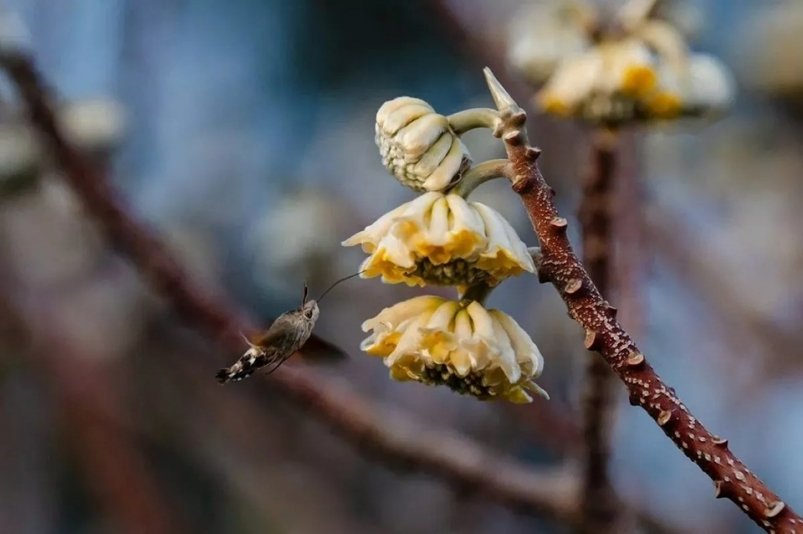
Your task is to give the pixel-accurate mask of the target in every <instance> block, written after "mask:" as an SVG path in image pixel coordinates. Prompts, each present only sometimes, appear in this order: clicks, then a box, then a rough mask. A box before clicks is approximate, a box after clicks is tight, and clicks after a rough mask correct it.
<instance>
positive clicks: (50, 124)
mask: <svg viewBox="0 0 803 534" xmlns="http://www.w3.org/2000/svg"><path fill="white" fill-rule="evenodd" d="M0 66H1V67H2V68H3V69H4V70H5V71H6V72H7V74H8V75H9V77H10V78H11V80H12V82H13V83H14V84H15V85H16V86H17V89H18V91H19V93H20V95H21V97H22V99H23V101H24V103H25V105H26V107H27V111H28V114H29V116H30V120H31V123H32V125H33V126H34V127H35V128H36V130H37V131H38V132H39V134H40V135H41V137H42V138H43V140H44V142H45V143H46V145H47V146H48V147H49V149H50V151H51V152H52V154H53V156H54V157H55V159H56V161H57V163H58V164H59V166H60V167H61V169H62V171H63V174H64V179H65V180H66V181H67V182H68V183H69V184H70V186H71V187H72V188H73V190H74V191H75V192H76V193H77V195H78V196H79V197H80V198H81V200H82V202H83V205H84V207H85V209H86V210H87V211H88V212H89V214H90V215H91V216H93V217H94V218H95V220H96V222H97V223H98V225H99V226H100V227H101V228H103V229H104V230H105V231H106V233H107V234H108V236H109V237H110V239H111V241H112V242H113V243H114V244H116V245H117V246H118V247H119V248H120V249H121V251H122V252H123V253H125V254H127V255H128V256H129V258H130V259H131V261H132V262H133V263H134V264H135V265H136V266H137V268H138V269H139V270H140V271H141V272H142V274H143V276H144V277H145V278H146V279H147V281H148V282H149V283H150V284H151V286H152V287H153V288H154V289H155V290H156V291H157V292H159V293H160V294H161V295H162V296H163V297H165V299H166V300H167V301H168V302H169V303H171V304H172V305H173V307H174V308H175V311H176V313H177V314H178V315H179V316H180V317H181V318H182V319H183V320H185V321H186V322H187V323H189V324H191V325H192V326H194V327H196V328H197V329H198V330H199V331H201V332H203V333H205V334H206V335H208V336H211V337H213V338H216V339H218V340H219V341H221V342H222V343H223V346H224V347H225V348H226V350H229V351H231V352H238V351H241V350H242V346H241V343H242V341H241V339H240V337H239V335H238V333H239V332H242V331H249V330H252V329H253V328H254V324H253V322H252V321H250V320H249V319H248V318H246V317H245V315H244V314H243V313H241V312H240V311H239V310H238V309H237V308H236V307H235V306H233V305H231V304H230V303H228V302H227V301H226V300H225V299H224V298H223V297H220V296H216V297H213V296H211V295H208V294H207V293H206V292H205V291H203V290H202V289H201V288H200V287H197V286H195V285H194V284H193V283H192V281H191V279H190V277H189V276H187V274H186V273H185V272H184V270H183V269H182V268H181V267H180V265H179V264H178V263H177V262H176V261H175V260H174V259H173V258H172V256H171V255H170V254H169V252H168V251H167V249H166V248H165V246H164V245H163V244H162V243H161V242H160V241H159V240H158V239H156V238H155V237H154V236H153V235H151V234H150V233H149V232H148V231H147V230H145V229H144V228H143V227H142V226H141V225H140V224H139V223H138V222H135V221H134V219H133V218H132V217H131V216H130V215H129V214H128V213H127V211H126V208H125V207H124V205H123V203H122V202H121V201H120V200H119V199H117V197H116V195H115V194H114V191H113V190H112V188H111V187H110V186H109V185H108V184H107V183H106V181H105V179H104V176H103V174H102V173H100V172H99V171H98V170H97V169H96V168H95V167H94V166H93V165H92V164H91V162H90V161H89V160H88V159H87V158H86V157H85V156H84V155H83V154H82V153H81V152H80V151H78V150H76V149H75V148H74V147H73V146H72V145H71V144H70V143H69V141H68V140H67V139H66V138H65V137H64V135H63V133H62V130H61V128H60V126H59V124H58V123H57V121H56V118H55V116H54V113H53V110H52V108H51V105H50V102H49V98H48V96H47V95H48V93H47V91H46V90H45V85H44V83H43V81H42V80H41V79H40V77H39V75H38V73H37V72H36V70H35V68H34V66H33V64H32V61H31V60H30V59H29V58H27V57H26V56H23V55H20V54H17V53H14V52H9V51H0ZM210 380H211V377H210ZM271 386H273V387H275V388H276V389H277V390H279V391H281V392H283V393H284V394H286V395H287V396H289V397H291V398H292V399H294V400H295V401H296V402H297V403H299V404H301V405H302V406H305V407H307V408H308V409H309V412H310V414H311V415H312V416H314V417H316V418H318V419H320V420H322V421H325V422H327V423H329V424H330V425H332V426H333V427H334V428H335V429H336V430H337V431H339V432H340V433H341V434H343V435H344V436H346V437H347V438H348V439H349V440H350V441H352V442H356V443H363V444H365V445H368V446H370V447H371V448H372V449H374V450H376V451H377V452H378V453H380V454H381V455H382V457H383V459H385V460H394V461H400V462H403V463H404V464H405V465H406V466H407V467H410V468H416V469H419V470H423V471H428V472H431V473H433V474H435V475H438V476H440V477H442V478H444V479H446V480H448V481H450V482H452V483H454V484H455V485H456V486H460V487H461V488H464V489H465V488H471V489H473V490H475V491H477V492H478V493H481V494H484V495H485V496H487V497H488V498H490V499H493V500H495V501H498V502H500V503H503V504H506V505H508V506H512V507H517V508H522V509H526V510H529V511H533V512H538V513H543V514H545V515H548V516H550V517H553V518H556V519H559V520H568V519H569V518H570V516H571V515H572V508H567V504H566V502H565V496H563V495H559V494H558V493H559V492H554V491H552V490H551V488H550V487H549V485H548V484H547V485H544V484H543V483H544V480H543V478H542V477H539V476H538V475H537V473H536V472H534V471H533V470H524V469H523V468H522V467H521V466H519V465H518V464H509V463H507V462H506V461H505V460H502V459H500V458H499V457H498V455H497V454H496V453H494V452H491V451H487V450H485V449H483V448H481V447H479V446H478V445H476V444H474V443H472V442H470V441H469V440H467V439H465V438H463V437H460V436H457V435H452V434H440V433H432V432H428V431H422V429H420V428H417V427H414V426H411V425H408V424H406V423H403V424H402V426H400V427H394V426H393V425H394V422H393V421H388V420H387V418H386V416H385V414H384V413H382V412H380V411H378V410H376V409H374V408H373V407H372V405H371V403H370V402H369V401H367V400H366V399H363V398H361V397H360V396H358V395H357V394H356V393H353V392H352V391H350V389H349V388H346V387H341V386H338V385H335V384H334V383H332V382H331V381H327V380H324V379H323V378H321V377H318V376H315V375H314V374H313V373H311V372H308V371H307V370H304V369H301V368H292V367H290V366H284V367H282V368H281V369H279V370H278V371H277V372H276V373H274V374H273V375H272V380H271Z"/></svg>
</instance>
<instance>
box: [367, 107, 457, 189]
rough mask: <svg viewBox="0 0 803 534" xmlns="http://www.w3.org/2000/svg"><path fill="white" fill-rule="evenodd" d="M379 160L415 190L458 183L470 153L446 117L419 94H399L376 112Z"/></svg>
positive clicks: (443, 187) (403, 182)
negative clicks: (412, 95) (415, 96)
mask: <svg viewBox="0 0 803 534" xmlns="http://www.w3.org/2000/svg"><path fill="white" fill-rule="evenodd" d="M376 144H377V146H378V147H379V153H380V154H381V155H382V164H383V165H385V167H386V168H387V169H388V171H390V173H391V174H393V176H395V177H396V179H397V180H399V181H400V182H401V183H402V184H404V185H406V186H407V187H409V188H411V189H414V190H415V191H443V190H445V189H447V188H448V187H449V186H451V185H454V184H455V183H457V182H458V181H459V180H460V179H461V178H462V177H463V173H464V172H465V171H466V170H467V169H468V168H469V166H470V165H471V157H470V156H469V153H468V150H467V149H466V147H465V145H463V143H462V141H461V140H460V137H458V135H457V134H456V133H455V132H454V131H453V130H452V129H451V127H450V126H449V120H448V119H447V118H446V117H445V116H443V115H440V114H439V113H436V112H435V110H434V109H432V106H430V105H429V104H427V103H426V102H425V101H423V100H421V99H418V98H410V97H407V96H402V97H399V98H395V99H393V100H390V101H388V102H385V103H384V104H382V107H380V108H379V111H378V112H377V114H376Z"/></svg>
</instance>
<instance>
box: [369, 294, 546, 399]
mask: <svg viewBox="0 0 803 534" xmlns="http://www.w3.org/2000/svg"><path fill="white" fill-rule="evenodd" d="M362 329H363V331H364V332H369V331H370V332H371V334H370V336H369V337H368V338H367V339H365V340H364V341H363V342H362V344H361V346H360V347H361V348H362V350H364V351H365V352H367V353H368V354H371V355H373V356H379V357H382V358H383V360H384V362H385V365H386V366H387V367H389V368H390V376H391V377H392V378H393V379H395V380H400V381H408V380H413V381H416V382H422V383H424V384H431V385H446V386H448V387H449V388H451V389H453V390H454V391H457V392H458V393H461V394H468V395H473V396H475V397H477V398H479V399H481V400H493V399H504V400H508V401H510V402H514V403H526V402H530V401H532V397H531V396H530V395H529V393H535V394H537V395H541V396H543V397H546V398H549V397H548V395H547V393H546V392H545V391H544V390H543V389H541V388H540V387H539V386H538V385H536V384H535V382H534V381H533V380H534V379H535V378H537V377H538V376H539V375H540V374H541V371H542V370H543V367H544V360H543V357H542V356H541V353H540V352H539V350H538V347H536V346H535V343H533V341H532V339H530V336H528V335H527V333H526V332H525V331H524V330H523V329H522V328H521V327H520V326H519V325H518V323H516V321H514V320H513V318H511V317H510V316H509V315H507V314H505V313H503V312H501V311H499V310H487V309H485V308H484V307H483V306H482V304H480V303H478V302H476V301H468V302H467V301H461V302H457V301H453V300H447V299H443V298H441V297H435V296H423V297H416V298H413V299H410V300H407V301H404V302H400V303H399V304H396V305H394V306H391V307H389V308H385V309H384V310H382V311H381V312H380V313H379V314H378V315H377V316H376V317H374V318H372V319H369V320H367V321H365V322H364V323H363V325H362Z"/></svg>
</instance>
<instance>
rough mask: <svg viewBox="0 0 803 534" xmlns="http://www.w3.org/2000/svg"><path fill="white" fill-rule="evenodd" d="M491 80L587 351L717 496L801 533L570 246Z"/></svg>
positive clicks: (508, 105)
mask: <svg viewBox="0 0 803 534" xmlns="http://www.w3.org/2000/svg"><path fill="white" fill-rule="evenodd" d="M486 77H487V78H488V85H489V87H490V89H491V93H492V95H493V97H494V101H495V102H496V105H497V107H498V108H499V110H500V115H501V120H500V123H499V125H498V127H497V128H496V129H495V131H494V134H495V135H496V136H497V137H500V138H501V139H502V140H503V141H504V144H505V150H506V152H507V155H508V158H509V159H510V161H511V164H512V172H513V175H512V176H511V181H512V183H513V190H514V191H515V192H516V193H518V194H519V196H520V197H521V200H522V203H523V204H524V207H525V209H526V210H527V214H528V216H529V218H530V221H531V223H532V225H533V229H534V230H535V233H536V234H537V235H538V238H539V240H540V242H541V258H540V262H539V265H538V276H539V279H540V280H541V281H542V282H550V283H552V284H553V285H554V286H555V288H556V289H557V290H558V293H559V294H560V296H561V298H562V299H563V301H564V303H565V304H566V308H567V309H568V312H569V315H570V316H571V317H572V319H574V320H575V321H577V322H578V323H579V324H580V325H581V326H582V327H583V328H584V329H585V332H586V334H585V346H586V348H588V349H589V350H593V351H596V352H598V353H599V354H600V356H601V357H602V358H604V360H605V362H606V363H607V364H608V366H610V368H611V369H613V370H614V371H615V372H616V374H617V375H618V376H619V378H620V379H621V380H622V382H624V384H625V386H626V387H627V390H628V393H629V396H630V402H631V404H633V405H636V406H641V407H642V408H643V409H644V410H645V411H646V412H647V414H649V416H650V417H651V418H652V419H653V420H654V421H655V422H656V423H657V424H658V426H659V427H660V428H661V429H662V430H663V431H664V433H665V434H666V435H667V436H668V437H669V438H670V439H671V440H672V441H673V442H674V443H675V445H676V446H677V447H678V448H679V449H680V450H681V451H682V452H683V453H684V454H685V455H686V456H687V457H688V458H689V459H690V460H692V461H693V462H694V463H695V464H697V465H698V466H699V467H700V469H702V471H703V472H704V473H706V474H707V475H708V476H709V477H710V478H711V479H712V480H713V481H714V487H715V491H714V494H715V496H716V497H720V498H722V497H724V498H728V499H730V500H731V501H733V502H734V503H735V504H736V505H737V506H739V507H740V508H741V509H742V510H744V511H745V513H746V514H747V515H748V516H750V518H751V519H753V521H755V522H756V523H757V524H758V525H759V526H761V527H763V528H764V529H766V530H768V531H770V532H803V519H801V518H800V517H799V516H798V515H797V514H796V513H795V512H794V511H793V510H792V508H791V507H790V506H789V505H787V504H786V503H785V502H784V501H782V500H781V499H780V498H779V497H778V496H777V495H776V494H775V493H773V492H772V491H771V490H770V489H769V488H768V487H767V486H766V485H765V484H764V483H763V482H762V481H761V480H760V479H759V478H758V477H757V476H755V475H754V474H753V473H752V472H751V471H750V470H748V469H747V467H746V466H745V465H744V464H743V463H742V462H741V460H739V458H737V457H736V455H735V454H733V452H731V450H730V449H729V448H728V441H727V440H726V439H722V438H720V437H718V436H715V435H714V434H712V433H711V432H709V431H708V429H706V428H705V427H704V426H703V425H702V424H701V423H700V422H699V421H698V420H697V419H696V418H695V417H694V416H693V415H692V414H691V413H690V412H689V409H688V408H687V407H686V406H685V405H684V404H683V402H681V401H680V399H679V398H678V397H677V395H676V394H675V390H674V389H672V388H671V387H669V386H668V385H666V384H665V383H664V382H663V380H661V378H660V377H659V376H658V374H657V373H656V372H655V370H654V369H653V368H652V366H651V365H650V364H649V363H647V360H646V358H645V356H644V355H643V354H642V353H641V351H639V349H638V347H637V346H636V344H635V343H634V342H633V340H632V339H631V338H630V336H629V335H628V333H627V332H625V331H624V329H623V328H622V327H621V325H620V324H619V323H618V321H617V320H616V309H615V308H614V307H613V306H611V305H610V304H609V303H608V302H606V301H605V300H604V299H603V298H602V296H601V295H600V293H599V291H598V290H597V287H596V286H595V285H594V283H593V282H592V281H591V278H590V277H589V275H588V272H587V271H586V269H585V267H584V266H583V265H582V263H580V261H579V260H578V259H577V256H576V255H575V253H574V250H573V248H572V245H571V243H570V242H569V239H568V237H567V233H566V227H567V222H566V219H564V218H562V217H560V215H559V214H558V211H557V208H556V207H555V203H554V201H553V191H552V188H551V187H549V185H548V184H547V183H546V181H545V180H544V177H543V176H542V175H541V172H540V171H539V170H538V165H537V161H536V160H537V159H538V156H539V154H540V150H538V149H537V148H534V147H532V146H531V145H530V144H529V141H528V138H527V132H526V130H525V128H524V125H525V122H526V120H527V115H526V113H525V112H524V111H523V110H522V109H521V108H520V107H519V106H518V105H517V104H516V103H515V102H514V101H513V99H512V98H510V96H509V95H508V94H507V92H506V91H505V90H504V89H503V88H502V86H501V85H499V82H498V81H497V80H496V78H494V77H493V74H491V72H490V71H488V70H486Z"/></svg>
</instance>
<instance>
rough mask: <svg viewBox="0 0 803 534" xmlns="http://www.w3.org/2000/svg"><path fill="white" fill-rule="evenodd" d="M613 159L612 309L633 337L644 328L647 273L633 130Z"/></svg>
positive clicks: (623, 138) (636, 137)
mask: <svg viewBox="0 0 803 534" xmlns="http://www.w3.org/2000/svg"><path fill="white" fill-rule="evenodd" d="M620 135H621V139H620V141H619V146H620V147H628V149H627V150H620V151H619V153H618V159H617V169H618V170H617V173H616V175H617V178H616V184H617V189H618V190H617V191H616V206H617V207H616V210H615V212H614V221H613V224H614V230H613V233H614V235H615V236H616V239H615V243H614V244H615V246H614V252H615V258H614V266H615V267H614V269H613V274H612V276H613V277H614V283H615V286H616V307H617V308H619V320H620V321H621V322H622V324H623V325H624V326H625V327H626V328H627V329H628V332H630V334H631V335H632V336H634V337H639V336H640V335H641V333H642V330H643V328H644V320H645V319H644V313H643V312H644V303H643V296H642V291H641V290H642V289H643V280H644V273H645V271H646V269H647V260H648V258H647V257H646V254H645V252H646V249H647V247H646V236H645V233H646V230H645V222H644V219H645V208H644V206H645V205H646V203H645V194H644V184H643V183H642V181H641V176H640V174H641V172H640V171H641V169H640V167H641V165H640V156H639V149H638V147H639V144H640V143H639V140H640V135H639V134H638V133H637V132H636V131H634V130H625V131H622V132H621V133H620Z"/></svg>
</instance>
